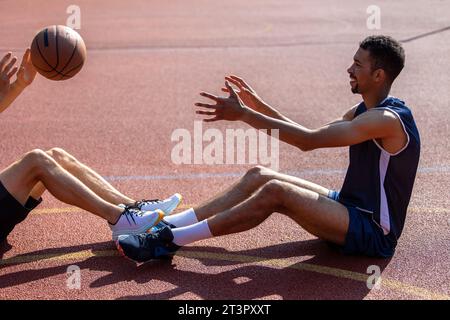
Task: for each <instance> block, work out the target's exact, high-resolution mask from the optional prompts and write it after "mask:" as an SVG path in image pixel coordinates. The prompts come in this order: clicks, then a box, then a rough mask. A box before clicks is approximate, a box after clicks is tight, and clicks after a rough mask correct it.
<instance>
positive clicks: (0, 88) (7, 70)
mask: <svg viewBox="0 0 450 320" xmlns="http://www.w3.org/2000/svg"><path fill="white" fill-rule="evenodd" d="M11 56H12V53H11V52H8V53H7V54H6V55H5V56H4V57H3V58H2V59H1V60H0V101H1V100H3V98H4V97H6V96H7V95H8V93H9V90H10V88H11V82H10V80H11V78H12V76H13V75H14V74H15V73H16V72H17V67H14V64H15V63H16V61H17V57H14V58H12V59H11ZM13 67H14V68H13Z"/></svg>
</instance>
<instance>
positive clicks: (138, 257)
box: [116, 226, 180, 263]
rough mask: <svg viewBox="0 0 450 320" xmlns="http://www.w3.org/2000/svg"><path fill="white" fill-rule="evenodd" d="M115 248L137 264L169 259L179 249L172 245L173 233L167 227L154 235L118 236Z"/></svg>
mask: <svg viewBox="0 0 450 320" xmlns="http://www.w3.org/2000/svg"><path fill="white" fill-rule="evenodd" d="M116 246H117V250H119V252H120V253H122V254H123V255H124V256H125V257H127V258H128V259H130V260H133V261H134V262H138V263H139V262H147V261H149V260H151V259H164V258H167V257H170V256H172V255H173V254H174V253H175V252H176V251H177V250H178V249H179V248H180V246H177V245H176V244H175V243H173V233H172V230H171V229H170V227H168V226H166V227H164V228H162V229H161V230H158V231H157V232H156V233H143V234H138V235H122V236H119V238H118V240H117V241H116Z"/></svg>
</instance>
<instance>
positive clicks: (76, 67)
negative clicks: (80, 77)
mask: <svg viewBox="0 0 450 320" xmlns="http://www.w3.org/2000/svg"><path fill="white" fill-rule="evenodd" d="M83 63H84V61H83V62H81V63H80V64H79V65H77V66H75V67H73V68H72V69H70V70H69V71H67V73H62V72H59V71H58V70H55V71H56V72H57V73H58V74H55V75H53V76H51V77H47V79H53V78H55V77H57V76H58V75H61V76H63V77H68V78H72V77H73V76H70V75H68V73H70V72H71V71H73V70H75V69H78V68H79V67H80V66H82V65H83ZM61 79H62V78H61ZM61 79H59V80H61Z"/></svg>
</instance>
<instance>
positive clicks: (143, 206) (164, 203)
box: [127, 193, 183, 215]
mask: <svg viewBox="0 0 450 320" xmlns="http://www.w3.org/2000/svg"><path fill="white" fill-rule="evenodd" d="M182 199H183V197H182V196H181V194H179V193H175V194H174V195H172V196H171V197H169V198H167V199H164V200H159V199H152V200H140V201H136V202H135V203H130V204H128V205H127V206H128V207H130V208H135V209H139V210H141V211H154V210H156V209H159V210H162V211H164V214H165V215H169V214H171V213H172V211H173V210H175V209H176V208H177V207H178V205H179V204H180V203H181V200H182Z"/></svg>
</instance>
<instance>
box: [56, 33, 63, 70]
mask: <svg viewBox="0 0 450 320" xmlns="http://www.w3.org/2000/svg"><path fill="white" fill-rule="evenodd" d="M55 42H56V66H55V70H56V68H58V65H59V48H58V26H56V25H55ZM61 71H62V70H61Z"/></svg>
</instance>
